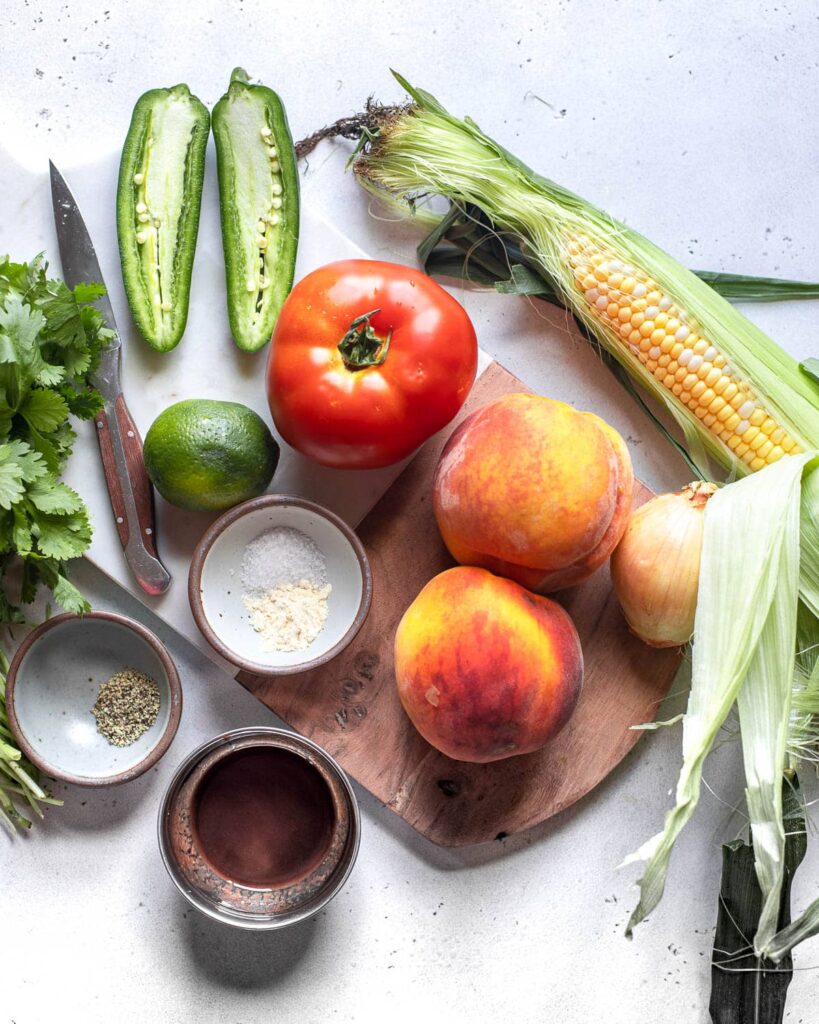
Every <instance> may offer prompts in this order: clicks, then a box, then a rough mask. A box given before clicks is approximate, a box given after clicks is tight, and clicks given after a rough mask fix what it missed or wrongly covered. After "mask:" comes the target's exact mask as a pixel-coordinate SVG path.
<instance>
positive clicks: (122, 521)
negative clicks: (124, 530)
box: [117, 516, 125, 523]
mask: <svg viewBox="0 0 819 1024" xmlns="http://www.w3.org/2000/svg"><path fill="white" fill-rule="evenodd" d="M117 522H118V523H124V522H125V520H124V519H123V518H122V516H117Z"/></svg>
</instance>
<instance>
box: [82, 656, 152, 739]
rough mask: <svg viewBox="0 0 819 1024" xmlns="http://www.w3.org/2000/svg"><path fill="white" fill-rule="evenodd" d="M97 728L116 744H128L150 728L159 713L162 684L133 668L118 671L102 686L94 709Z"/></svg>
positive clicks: (93, 713)
mask: <svg viewBox="0 0 819 1024" xmlns="http://www.w3.org/2000/svg"><path fill="white" fill-rule="evenodd" d="M91 714H92V715H93V716H94V718H96V720H97V730H98V731H99V732H100V733H101V734H102V735H103V736H104V737H105V738H106V739H107V740H108V742H109V743H111V744H112V745H113V746H115V747H127V746H128V745H129V744H131V743H134V742H136V740H138V739H139V737H140V736H141V735H142V734H143V733H144V732H147V731H148V729H150V728H151V726H152V725H153V724H154V722H155V721H156V717H157V715H158V714H159V687H158V686H157V685H156V683H155V682H154V680H153V679H151V677H150V676H147V675H145V673H144V672H137V671H136V670H134V669H130V668H128V669H124V670H123V671H122V672H116V673H115V674H114V675H112V676H111V678H110V679H109V680H108V681H107V682H104V683H103V684H102V686H101V687H100V692H99V695H98V696H97V702H96V704H95V705H94V707H93V708H92V709H91Z"/></svg>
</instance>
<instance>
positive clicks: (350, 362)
mask: <svg viewBox="0 0 819 1024" xmlns="http://www.w3.org/2000/svg"><path fill="white" fill-rule="evenodd" d="M380 312H381V310H380V309H371V310H370V312H369V313H362V314H361V316H357V317H356V318H355V320H353V322H352V323H351V324H350V326H349V327H348V329H347V333H346V334H345V335H344V337H343V338H342V339H341V341H340V342H339V343H338V350H339V352H340V353H341V358H342V359H343V360H344V365H345V366H346V367H347V369H348V370H365V369H366V368H367V367H368V366H380V365H381V364H382V363H383V362H384V360H385V359H386V358H387V351H388V349H389V347H390V342H391V341H392V327H391V328H390V329H389V331H388V332H387V337H386V338H381V337H379V335H377V334H376V333H375V330H374V328H373V325H372V324H371V323H370V317H371V316H375V314H376V313H380Z"/></svg>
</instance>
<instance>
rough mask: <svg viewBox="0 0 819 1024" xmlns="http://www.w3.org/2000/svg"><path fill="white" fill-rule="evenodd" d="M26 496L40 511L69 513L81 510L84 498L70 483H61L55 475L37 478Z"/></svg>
mask: <svg viewBox="0 0 819 1024" xmlns="http://www.w3.org/2000/svg"><path fill="white" fill-rule="evenodd" d="M26 498H27V499H28V500H29V501H30V502H31V504H32V505H33V506H34V508H35V509H37V511H38V512H60V513H63V514H68V513H70V512H79V511H80V510H81V509H82V507H83V503H82V498H81V497H80V496H79V494H77V492H76V491H75V490H74V489H73V488H72V487H69V486H68V484H64V483H61V482H60V481H58V480H55V479H54V478H53V477H47V478H46V479H45V480H37V481H36V482H35V483H33V484H32V485H31V486H30V487H29V489H28V491H27V492H26Z"/></svg>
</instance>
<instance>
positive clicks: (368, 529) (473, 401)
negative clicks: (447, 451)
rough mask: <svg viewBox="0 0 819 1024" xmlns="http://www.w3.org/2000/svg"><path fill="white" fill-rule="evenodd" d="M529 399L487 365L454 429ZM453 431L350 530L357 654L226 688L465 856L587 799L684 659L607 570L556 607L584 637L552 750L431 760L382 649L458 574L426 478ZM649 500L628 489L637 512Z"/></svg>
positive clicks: (245, 678) (388, 651)
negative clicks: (357, 544) (626, 616)
mask: <svg viewBox="0 0 819 1024" xmlns="http://www.w3.org/2000/svg"><path fill="white" fill-rule="evenodd" d="M528 390H530V389H528V388H527V387H526V386H525V385H524V384H522V383H521V382H520V381H519V380H518V379H517V378H516V377H514V376H512V374H510V373H509V372H508V371H507V370H505V369H503V367H501V366H499V365H498V364H497V363H495V364H493V365H492V366H490V367H489V369H487V370H486V371H485V372H484V373H483V374H482V375H481V377H479V379H478V381H477V382H476V384H475V387H474V388H473V390H472V394H471V395H470V397H469V400H468V402H467V403H466V406H465V408H464V409H463V410H462V412H461V415H460V416H459V417H458V420H456V423H457V422H459V421H460V420H461V419H462V418H463V417H464V416H466V415H468V414H469V412H471V411H472V410H473V409H476V408H478V407H479V406H481V405H485V404H486V403H487V402H489V401H491V400H492V399H494V398H497V397H499V396H500V395H504V394H508V393H509V392H512V391H528ZM454 426H455V423H453V424H452V427H454ZM450 430H451V428H450ZM450 430H447V431H443V432H442V433H441V434H439V435H438V436H436V437H435V438H433V439H432V440H431V441H430V442H428V443H427V444H426V445H425V446H424V448H423V449H422V450H421V451H420V452H419V453H418V455H417V456H416V457H415V458H414V459H413V461H412V462H411V463H410V464H409V465H408V466H407V468H406V469H405V470H404V471H403V473H402V474H401V475H400V476H399V477H398V479H397V480H396V481H395V483H394V484H393V485H392V486H391V487H390V489H389V490H388V491H387V492H386V493H385V495H384V496H383V497H382V498H381V500H380V501H379V502H378V504H377V505H376V506H375V507H374V508H373V510H372V511H371V512H370V514H369V515H368V516H367V517H366V518H365V519H364V520H363V521H362V523H361V525H360V527H359V530H358V533H359V536H360V537H361V540H362V541H363V543H364V546H365V547H366V549H367V554H368V556H369V559H370V565H371V568H372V574H373V603H372V610H371V612H370V615H369V618H368V620H367V622H366V623H365V624H364V626H363V628H362V629H361V632H360V633H359V634H358V637H357V638H356V639H355V641H354V642H353V643H352V644H351V645H350V646H349V647H348V648H347V650H346V651H344V652H343V653H342V654H341V655H339V657H337V658H336V659H335V660H334V661H332V662H330V663H329V664H327V665H324V666H322V667H321V668H319V669H316V670H314V671H312V672H306V673H303V674H301V675H292V676H280V677H275V678H271V677H262V676H253V675H249V674H247V673H240V674H239V675H238V676H237V677H236V678H237V679H238V680H239V681H240V682H241V683H242V684H243V685H244V686H245V687H247V688H248V689H249V690H250V691H251V692H252V693H254V694H255V695H256V696H257V697H258V698H259V700H261V701H262V703H264V704H266V705H267V706H268V707H269V708H270V709H271V710H272V711H274V712H275V713H276V714H277V715H279V717H281V718H283V719H284V720H285V721H286V722H288V723H289V724H290V725H291V726H292V727H293V728H294V729H297V730H298V731H299V732H300V733H303V734H304V735H306V736H309V737H311V738H312V739H314V740H315V741H316V742H318V743H320V744H321V745H322V746H323V747H325V748H326V749H327V750H328V751H329V752H330V753H331V754H332V755H333V756H334V757H335V758H337V760H338V761H339V762H340V763H341V764H342V765H343V766H344V768H345V769H346V770H347V771H348V772H350V774H351V775H353V776H354V777H355V778H356V779H358V781H359V782H360V783H361V784H362V785H363V786H366V788H367V789H369V790H370V791H371V792H372V793H374V794H375V795H376V796H377V797H378V798H379V799H380V800H382V801H383V802H384V803H385V804H386V805H387V806H388V807H390V808H392V810H394V811H395V812H396V813H397V814H400V815H401V816H402V817H403V818H405V819H406V820H407V821H408V822H409V823H410V825H412V826H413V827H414V828H416V829H417V830H418V831H419V832H421V833H422V834H423V835H425V836H426V837H427V838H428V839H431V840H432V842H434V843H438V844H439V845H441V846H463V845H466V844H469V843H480V842H485V841H487V840H490V839H494V838H496V837H497V836H498V835H499V834H500V833H506V834H510V833H513V832H520V831H522V830H523V829H527V828H530V827H531V826H532V825H536V824H537V823H538V822H540V821H543V820H544V819H546V818H549V817H551V816H552V815H553V814H557V813H558V812H559V811H562V810H564V809H565V808H567V807H569V806H570V805H571V804H573V803H575V802H576V801H577V800H579V799H580V798H581V797H583V796H585V795H586V793H588V792H589V791H590V790H591V789H593V788H594V787H595V786H596V785H597V784H598V783H599V782H600V781H601V780H602V779H604V778H605V777H606V775H608V773H609V772H610V771H611V770H612V769H613V768H614V767H615V765H617V764H618V763H619V762H620V761H621V760H622V758H623V757H624V756H625V755H626V754H627V753H628V751H629V750H630V749H631V748H632V747H633V746H634V744H635V743H636V742H637V740H638V739H639V738H640V736H641V733H640V732H639V731H636V730H633V729H631V728H630V727H631V726H632V725H637V724H639V723H641V722H646V721H650V720H652V719H653V718H654V716H655V714H656V712H657V708H658V706H659V704H660V701H661V700H662V699H663V697H665V695H666V693H667V692H668V689H669V687H670V685H671V681H672V679H673V678H674V676H675V674H676V672H677V668H678V667H679V663H680V652H679V649H677V648H672V649H665V650H656V649H654V648H651V647H647V646H646V645H645V644H643V643H641V642H640V641H639V640H637V639H636V638H635V637H633V636H632V635H631V634H630V633H629V632H628V630H627V629H626V625H625V622H624V620H623V616H622V613H621V611H620V608H619V606H618V604H617V600H616V598H615V596H614V593H613V592H612V589H611V579H610V577H609V573H608V568H607V567H606V568H605V569H602V570H600V571H599V572H597V573H596V574H595V575H594V576H593V577H592V578H591V579H590V580H588V581H587V582H586V583H584V584H582V585H581V586H579V587H576V588H574V589H572V590H567V591H564V592H563V593H562V594H560V595H558V598H557V599H558V600H559V601H560V603H561V604H562V605H563V606H564V607H565V608H566V609H567V610H568V611H569V613H570V614H571V616H572V618H573V619H574V622H575V625H576V626H577V630H578V633H579V634H580V639H581V642H582V645H583V655H584V661H585V681H584V686H583V693H582V696H581V698H580V702H579V704H578V706H577V710H576V711H575V713H574V715H573V717H572V718H571V720H570V721H569V724H568V725H567V726H566V727H565V728H564V729H563V731H562V732H561V733H560V734H559V735H558V736H557V737H556V739H555V740H554V741H553V742H552V743H549V744H547V746H546V747H544V748H543V749H542V750H540V751H537V752H536V753H533V754H525V755H523V756H520V757H511V758H508V759H507V760H505V761H496V762H494V763H492V764H468V763H465V762H462V761H453V760H451V759H450V758H448V757H445V756H444V755H443V754H440V753H438V751H436V750H434V749H433V748H432V747H430V746H429V744H428V743H427V742H426V741H425V740H424V739H422V737H421V736H420V735H419V734H418V733H417V732H416V731H415V729H414V728H413V726H412V724H411V723H410V721H409V719H408V718H407V716H406V715H405V713H404V710H403V708H402V707H401V704H400V703H399V700H398V696H397V693H396V689H395V682H394V678H393V658H392V644H393V637H394V635H395V629H396V626H397V625H398V621H399V619H400V618H401V616H402V615H403V613H404V611H405V609H406V608H407V606H408V605H409V604H410V603H411V602H412V600H413V599H414V598H415V596H416V594H417V593H418V591H419V590H420V589H421V588H422V587H423V586H424V584H425V583H427V581H428V580H430V579H431V578H432V577H433V576H435V575H436V574H437V573H439V572H442V571H443V570H444V569H447V568H449V567H450V566H452V565H453V564H454V563H453V561H452V559H451V557H450V556H449V553H448V552H447V550H446V548H445V547H444V544H443V542H442V541H441V538H440V535H439V533H438V529H437V526H436V524H435V519H434V516H433V512H432V502H431V480H432V474H433V471H434V469H435V465H436V463H437V461H438V456H439V454H440V452H441V449H442V448H443V446H444V443H445V441H446V438H447V436H448V434H449V432H450ZM651 496H652V493H651V491H650V490H649V489H648V488H647V487H645V486H644V485H643V484H641V483H639V482H637V483H636V487H635V495H634V504H635V507H636V506H637V505H641V504H642V503H643V502H645V501H647V500H648V499H649V498H650V497H651Z"/></svg>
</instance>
